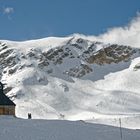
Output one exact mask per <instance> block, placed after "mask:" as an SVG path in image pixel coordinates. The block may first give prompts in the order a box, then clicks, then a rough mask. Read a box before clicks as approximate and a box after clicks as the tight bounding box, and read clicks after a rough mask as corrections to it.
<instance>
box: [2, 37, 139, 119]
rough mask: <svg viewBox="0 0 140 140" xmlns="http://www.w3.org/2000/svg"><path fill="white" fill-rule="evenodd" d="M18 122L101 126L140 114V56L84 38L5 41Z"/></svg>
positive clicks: (5, 75) (6, 77)
mask: <svg viewBox="0 0 140 140" xmlns="http://www.w3.org/2000/svg"><path fill="white" fill-rule="evenodd" d="M0 64H1V65H0V79H1V81H3V82H4V83H6V84H7V85H6V86H5V92H6V93H7V95H8V96H9V97H10V98H11V99H12V100H13V101H14V102H15V103H16V104H17V107H16V114H17V116H18V117H23V118H26V117H27V113H28V112H31V113H32V116H33V118H47V119H68V120H88V121H95V120H96V121H98V120H99V119H100V120H101V119H110V118H111V119H114V118H118V117H132V116H139V114H140V86H139V85H140V50H139V48H134V47H133V46H125V45H117V44H109V43H108V44H107V43H104V42H98V41H96V40H92V39H88V38H86V37H84V36H80V35H73V36H69V37H65V38H56V37H48V38H44V39H39V40H30V41H24V42H14V41H7V40H1V41H0Z"/></svg>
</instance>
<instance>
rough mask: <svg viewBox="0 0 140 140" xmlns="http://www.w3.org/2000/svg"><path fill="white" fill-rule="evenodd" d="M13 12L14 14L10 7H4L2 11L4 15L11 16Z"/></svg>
mask: <svg viewBox="0 0 140 140" xmlns="http://www.w3.org/2000/svg"><path fill="white" fill-rule="evenodd" d="M13 12H14V8H12V7H6V8H4V9H3V13H4V14H11V13H13Z"/></svg>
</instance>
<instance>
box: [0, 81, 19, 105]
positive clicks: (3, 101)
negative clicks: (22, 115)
mask: <svg viewBox="0 0 140 140" xmlns="http://www.w3.org/2000/svg"><path fill="white" fill-rule="evenodd" d="M0 105H7V106H8V105H10V106H16V105H15V103H14V102H13V101H11V100H10V99H9V98H8V97H7V96H6V95H5V94H4V92H3V85H2V83H1V82H0Z"/></svg>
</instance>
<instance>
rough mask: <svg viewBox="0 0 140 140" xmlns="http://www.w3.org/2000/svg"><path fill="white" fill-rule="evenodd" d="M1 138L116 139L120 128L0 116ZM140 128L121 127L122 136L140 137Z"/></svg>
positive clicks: (131, 139)
mask: <svg viewBox="0 0 140 140" xmlns="http://www.w3.org/2000/svg"><path fill="white" fill-rule="evenodd" d="M0 124H1V125H0V137H1V138H2V140H46V139H47V140H112V139H113V140H118V139H121V138H120V129H119V128H118V127H111V126H106V125H99V124H89V123H85V122H82V121H76V122H70V121H60V120H59V121H57V120H53V121H46V120H23V119H15V118H7V117H6V118H5V117H0ZM139 131H140V130H131V129H122V134H123V135H122V138H123V139H126V140H138V139H140V134H139Z"/></svg>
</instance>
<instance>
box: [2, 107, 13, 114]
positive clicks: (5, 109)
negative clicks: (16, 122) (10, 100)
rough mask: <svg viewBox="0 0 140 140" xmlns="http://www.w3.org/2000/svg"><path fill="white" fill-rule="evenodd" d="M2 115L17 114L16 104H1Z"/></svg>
mask: <svg viewBox="0 0 140 140" xmlns="http://www.w3.org/2000/svg"><path fill="white" fill-rule="evenodd" d="M0 115H14V116H15V106H0Z"/></svg>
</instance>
